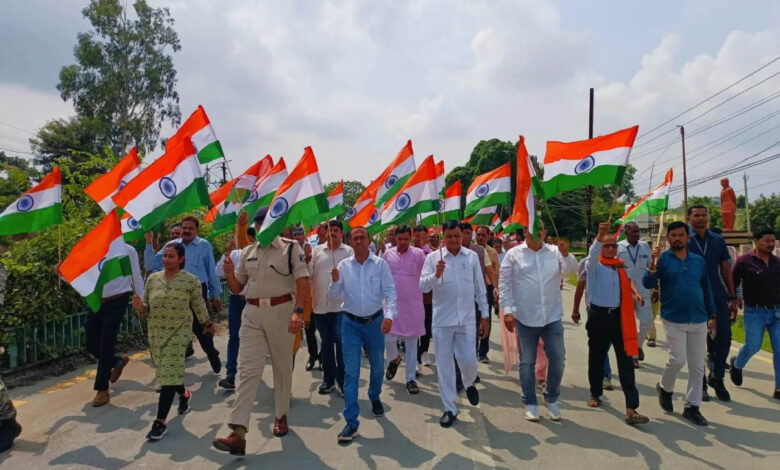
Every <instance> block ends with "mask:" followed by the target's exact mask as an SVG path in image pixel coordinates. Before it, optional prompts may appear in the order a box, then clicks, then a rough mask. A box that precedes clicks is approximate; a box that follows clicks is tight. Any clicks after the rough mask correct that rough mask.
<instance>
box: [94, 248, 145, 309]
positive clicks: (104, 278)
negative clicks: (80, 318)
mask: <svg viewBox="0 0 780 470" xmlns="http://www.w3.org/2000/svg"><path fill="white" fill-rule="evenodd" d="M132 274H133V271H132V268H131V267H130V258H128V257H127V256H120V257H117V258H111V259H110V260H107V261H106V262H105V263H103V269H102V270H101V271H100V275H99V276H98V280H97V284H95V290H94V291H92V293H91V294H89V295H88V296H86V297H85V298H84V300H86V302H87V306H88V307H89V308H90V310H92V312H97V311H98V310H100V305H101V304H102V303H103V286H105V285H106V284H108V283H109V282H110V281H112V280H114V279H116V278H119V277H124V276H132Z"/></svg>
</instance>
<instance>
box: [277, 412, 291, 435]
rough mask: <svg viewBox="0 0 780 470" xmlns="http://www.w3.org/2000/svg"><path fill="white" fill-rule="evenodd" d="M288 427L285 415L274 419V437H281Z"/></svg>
mask: <svg viewBox="0 0 780 470" xmlns="http://www.w3.org/2000/svg"><path fill="white" fill-rule="evenodd" d="M288 431H289V429H288V428H287V415H284V416H282V417H281V418H276V419H275V420H274V436H276V437H282V436H284V435H285V434H287V432H288Z"/></svg>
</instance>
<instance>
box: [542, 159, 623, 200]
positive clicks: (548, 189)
mask: <svg viewBox="0 0 780 470" xmlns="http://www.w3.org/2000/svg"><path fill="white" fill-rule="evenodd" d="M625 172H626V167H624V166H618V165H600V166H597V167H594V168H593V169H592V170H590V171H589V172H587V173H580V174H579V175H556V176H554V177H552V178H550V180H549V181H544V182H542V189H543V192H542V198H543V199H544V200H545V201H546V200H548V199H550V198H551V197H554V196H555V195H557V194H560V193H562V192H565V191H571V190H573V189H578V188H582V187H584V186H606V185H608V184H615V185H620V182H621V181H623V174H624V173H625Z"/></svg>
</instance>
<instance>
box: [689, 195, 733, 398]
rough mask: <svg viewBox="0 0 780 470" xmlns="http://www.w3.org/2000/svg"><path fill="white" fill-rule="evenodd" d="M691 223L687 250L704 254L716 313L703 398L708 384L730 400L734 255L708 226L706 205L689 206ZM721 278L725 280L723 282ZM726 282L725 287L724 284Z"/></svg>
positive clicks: (719, 395)
mask: <svg viewBox="0 0 780 470" xmlns="http://www.w3.org/2000/svg"><path fill="white" fill-rule="evenodd" d="M688 223H689V224H690V226H691V231H690V235H691V236H690V240H689V241H688V251H689V252H691V253H693V254H696V255H699V256H701V257H702V258H704V261H705V263H706V265H707V271H706V272H707V278H708V280H709V282H710V289H711V290H712V298H713V300H714V302H715V310H716V314H717V319H718V321H717V330H716V331H715V337H714V339H713V338H712V337H708V339H707V353H708V354H709V357H710V360H711V361H712V365H711V366H710V374H709V376H708V377H707V380H706V381H704V380H703V379H702V382H703V384H704V385H703V387H704V392H703V397H702V400H703V401H708V400H709V397H708V396H707V388H706V387H707V383H709V385H710V386H711V387H712V388H713V389H715V395H716V396H717V397H718V399H719V400H721V401H729V400H730V399H731V395H729V392H728V390H726V386H725V385H724V383H723V377H725V375H726V360H727V359H728V355H729V351H730V350H731V323H732V322H733V321H734V320H736V318H737V304H736V302H735V300H736V297H735V291H734V278H733V276H732V273H731V263H730V260H731V257H730V256H729V252H728V249H727V248H726V242H725V241H724V240H723V237H721V236H720V235H718V234H716V233H714V232H713V231H712V230H709V229H708V226H709V212H708V210H707V207H706V206H702V205H698V204H697V205H693V206H690V207H689V208H688ZM721 277H722V279H723V282H721ZM724 284H725V286H724Z"/></svg>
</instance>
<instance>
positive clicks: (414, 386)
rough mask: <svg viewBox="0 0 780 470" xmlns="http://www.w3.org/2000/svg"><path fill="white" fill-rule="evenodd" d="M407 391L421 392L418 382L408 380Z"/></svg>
mask: <svg viewBox="0 0 780 470" xmlns="http://www.w3.org/2000/svg"><path fill="white" fill-rule="evenodd" d="M406 391H407V392H409V395H417V394H418V393H420V388H419V387H418V386H417V382H415V381H414V380H410V381H409V382H406Z"/></svg>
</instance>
